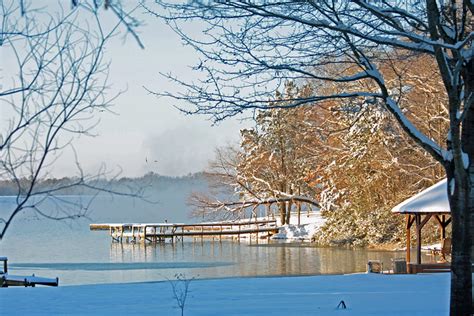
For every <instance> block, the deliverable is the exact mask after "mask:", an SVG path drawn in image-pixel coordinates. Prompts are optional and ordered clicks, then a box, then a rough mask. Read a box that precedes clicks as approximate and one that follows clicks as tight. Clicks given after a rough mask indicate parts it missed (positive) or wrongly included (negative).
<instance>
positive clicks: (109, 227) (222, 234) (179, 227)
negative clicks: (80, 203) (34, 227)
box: [89, 219, 278, 243]
mask: <svg viewBox="0 0 474 316" xmlns="http://www.w3.org/2000/svg"><path fill="white" fill-rule="evenodd" d="M89 228H90V230H106V231H108V232H109V235H110V237H111V238H112V241H113V242H150V243H158V242H165V241H166V240H167V239H168V240H170V241H171V242H175V241H179V240H181V241H183V240H184V237H193V238H219V239H222V238H237V239H240V238H241V237H242V236H243V235H245V236H246V235H250V236H252V235H254V236H255V238H257V239H259V238H262V237H263V238H265V237H266V238H269V237H270V236H271V235H272V234H274V233H277V232H278V227H277V224H276V220H274V219H272V220H257V221H236V222H210V223H195V224H184V223H142V224H134V223H119V224H107V223H105V224H90V226H89Z"/></svg>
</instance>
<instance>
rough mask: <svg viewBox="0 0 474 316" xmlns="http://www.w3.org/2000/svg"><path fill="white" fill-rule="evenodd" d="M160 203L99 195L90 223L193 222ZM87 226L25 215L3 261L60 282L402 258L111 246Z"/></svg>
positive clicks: (266, 247)
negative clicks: (6, 259) (7, 260)
mask: <svg viewBox="0 0 474 316" xmlns="http://www.w3.org/2000/svg"><path fill="white" fill-rule="evenodd" d="M191 190H192V187H190V188H189V191H191ZM70 198H71V199H72V198H73V197H70ZM159 200H160V203H159V204H148V203H144V202H141V201H137V200H130V199H126V198H123V197H122V198H114V199H111V198H109V197H103V198H99V199H97V200H96V201H95V202H94V205H93V207H94V209H96V210H95V212H94V213H93V218H92V219H91V220H92V221H93V222H160V221H164V219H167V220H168V222H171V221H176V222H186V221H188V222H190V221H193V220H191V219H188V218H187V215H186V214H187V206H186V204H185V202H184V201H185V199H183V198H182V196H181V198H180V196H176V194H174V193H172V192H170V193H169V194H168V195H167V194H163V195H162V196H161V197H159ZM12 201H13V200H12V199H11V198H8V197H3V198H1V199H0V208H1V209H2V210H3V211H5V210H6V209H8V207H11V205H12ZM170 210H175V211H174V212H170ZM179 210H181V211H180V212H179ZM194 221H196V220H194ZM90 223H91V221H90V220H84V219H80V220H76V221H72V222H57V221H51V220H45V219H41V218H36V216H34V214H33V213H31V212H30V213H25V214H23V216H21V217H20V218H19V219H18V220H17V221H15V222H14V224H13V225H12V226H11V228H10V230H9V232H8V235H7V236H6V238H5V239H4V240H3V241H2V242H0V256H8V258H9V268H10V273H12V274H20V275H29V274H32V273H35V274H36V275H39V276H44V277H56V276H58V277H59V279H60V284H61V285H73V284H94V283H117V282H119V283H121V282H144V281H160V280H166V279H171V278H173V277H174V275H175V274H177V273H183V274H185V275H186V277H194V278H220V277H242V276H244V277H245V276H275V275H313V274H339V273H353V272H364V271H365V270H366V264H367V261H368V260H381V261H382V262H383V263H384V264H385V267H387V268H389V267H390V262H391V259H392V258H396V257H403V256H404V253H400V252H388V251H371V250H366V249H346V248H317V247H314V246H312V245H309V244H305V243H282V242H268V243H263V242H259V243H258V244H256V243H255V241H253V242H251V243H250V242H248V241H247V242H246V241H242V242H240V243H238V242H232V241H222V242H220V241H218V240H216V241H212V240H206V239H205V240H204V241H203V242H201V241H200V240H199V241H196V242H193V241H192V240H185V242H184V243H181V242H179V243H176V244H171V243H169V242H167V243H164V244H156V245H155V244H146V245H144V244H126V243H123V244H120V243H111V241H110V237H109V236H108V232H106V231H89V224H90Z"/></svg>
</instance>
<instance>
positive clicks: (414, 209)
mask: <svg viewBox="0 0 474 316" xmlns="http://www.w3.org/2000/svg"><path fill="white" fill-rule="evenodd" d="M392 212H394V213H402V214H422V213H451V209H450V207H449V201H448V188H447V181H446V179H444V180H441V181H440V182H438V183H436V184H435V185H433V186H431V187H429V188H428V189H426V190H423V191H421V192H420V193H418V194H416V195H414V196H412V197H411V198H409V199H408V200H405V201H403V202H402V203H400V204H398V205H397V206H395V207H394V208H393V209H392Z"/></svg>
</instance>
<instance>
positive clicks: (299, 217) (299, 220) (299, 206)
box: [297, 201, 301, 226]
mask: <svg viewBox="0 0 474 316" xmlns="http://www.w3.org/2000/svg"><path fill="white" fill-rule="evenodd" d="M297 205H298V226H299V225H301V202H300V201H298V204H297Z"/></svg>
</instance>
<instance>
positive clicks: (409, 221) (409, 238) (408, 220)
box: [406, 214, 411, 271]
mask: <svg viewBox="0 0 474 316" xmlns="http://www.w3.org/2000/svg"><path fill="white" fill-rule="evenodd" d="M406 217H407V254H406V260H407V265H408V264H409V263H410V262H411V258H410V257H411V254H410V248H411V236H410V231H411V215H410V214H407V216H406ZM407 271H408V270H407Z"/></svg>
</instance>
